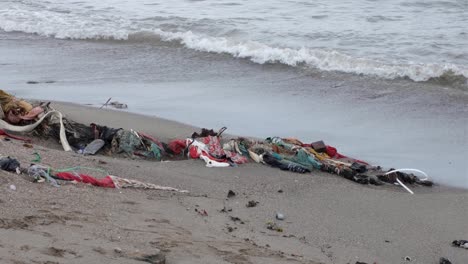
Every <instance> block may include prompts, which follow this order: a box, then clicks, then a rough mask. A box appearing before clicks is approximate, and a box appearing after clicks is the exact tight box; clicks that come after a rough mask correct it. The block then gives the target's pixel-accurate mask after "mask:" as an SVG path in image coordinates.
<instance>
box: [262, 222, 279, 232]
mask: <svg viewBox="0 0 468 264" xmlns="http://www.w3.org/2000/svg"><path fill="white" fill-rule="evenodd" d="M266 228H267V229H270V230H273V231H276V232H283V228H282V227H280V226H278V225H277V224H276V223H273V222H267V223H266Z"/></svg>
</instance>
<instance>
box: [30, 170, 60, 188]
mask: <svg viewBox="0 0 468 264" xmlns="http://www.w3.org/2000/svg"><path fill="white" fill-rule="evenodd" d="M47 170H48V168H47V167H44V166H40V165H31V166H30V167H29V168H28V175H29V176H31V177H32V178H33V180H34V181H36V182H40V181H42V178H44V180H46V181H47V182H49V183H50V184H51V185H52V186H55V187H60V185H59V184H58V183H57V181H56V180H55V179H54V178H52V177H51V176H50V175H49V173H48V172H47Z"/></svg>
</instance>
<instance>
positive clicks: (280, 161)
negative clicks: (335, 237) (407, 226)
mask: <svg viewBox="0 0 468 264" xmlns="http://www.w3.org/2000/svg"><path fill="white" fill-rule="evenodd" d="M0 103H1V108H2V111H0V114H1V117H2V120H0V131H2V132H3V133H7V132H6V131H9V132H31V131H34V132H36V134H37V135H40V136H41V137H45V138H53V139H58V140H59V141H60V142H61V144H62V146H63V149H64V150H65V151H75V152H78V153H81V154H84V155H94V154H96V153H98V152H100V153H103V154H106V155H112V156H116V155H125V156H127V157H131V158H143V159H151V160H157V161H161V160H178V159H184V158H191V159H201V160H203V161H204V162H205V163H206V166H207V167H230V166H238V165H240V164H244V163H247V162H249V161H254V162H256V163H261V164H265V165H268V166H271V167H275V168H279V169H281V170H286V171H291V172H295V173H310V172H314V171H322V172H326V173H330V174H335V175H339V176H341V177H343V178H345V179H348V180H351V181H354V182H357V183H360V184H374V185H383V184H396V185H401V186H402V187H404V188H405V189H406V190H407V191H408V192H410V193H413V192H412V191H411V190H410V189H409V188H408V187H407V186H406V185H405V184H417V185H423V186H432V185H433V183H432V181H430V180H429V179H428V177H427V175H426V174H425V173H424V172H422V171H420V170H416V169H398V170H394V169H390V170H383V169H382V168H381V167H380V166H372V165H370V164H369V163H367V162H365V161H362V160H358V159H354V158H351V157H347V156H345V155H342V154H340V153H339V152H338V151H337V149H336V148H335V147H332V146H330V145H326V144H325V143H324V142H323V141H316V142H312V143H303V142H301V141H300V140H298V139H294V138H280V137H269V138H267V139H265V140H253V139H248V138H242V137H240V138H235V139H230V140H228V141H223V138H222V133H223V132H224V131H225V130H226V128H225V127H223V128H221V129H220V130H219V131H214V130H213V129H205V128H204V129H202V130H201V132H200V133H197V132H195V133H193V134H192V135H191V136H190V137H187V138H182V139H175V140H172V141H169V142H167V143H166V142H161V141H159V140H158V139H157V138H155V137H153V136H151V135H148V134H146V133H143V132H137V131H135V130H132V129H131V130H126V129H122V128H109V127H107V126H101V125H98V124H94V123H93V124H89V125H85V124H80V123H76V122H74V121H72V120H68V119H66V118H63V116H62V114H61V113H60V112H58V111H56V110H54V109H53V108H51V107H50V104H43V103H42V104H38V105H37V106H32V105H31V104H30V103H28V102H25V101H23V100H19V99H16V98H15V97H14V96H12V95H9V94H7V93H6V92H4V91H2V90H0ZM5 130H6V131H5ZM7 135H9V134H7ZM10 136H11V137H15V136H13V135H10ZM19 139H21V138H19ZM23 140H24V139H23ZM414 173H418V174H421V175H422V176H423V177H422V178H419V177H417V176H415V175H414Z"/></svg>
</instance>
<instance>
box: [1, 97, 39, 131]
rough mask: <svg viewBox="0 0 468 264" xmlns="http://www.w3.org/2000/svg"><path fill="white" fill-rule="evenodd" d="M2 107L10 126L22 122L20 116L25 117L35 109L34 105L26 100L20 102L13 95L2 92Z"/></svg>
mask: <svg viewBox="0 0 468 264" xmlns="http://www.w3.org/2000/svg"><path fill="white" fill-rule="evenodd" d="M0 106H1V108H2V111H3V112H4V118H5V120H6V121H8V122H9V123H10V124H17V123H19V121H21V118H19V117H20V116H25V115H26V114H27V113H29V111H31V110H32V109H33V107H32V105H31V104H30V103H28V102H26V101H24V100H19V99H17V98H16V97H14V96H13V95H10V94H9V93H7V92H5V91H4V90H0Z"/></svg>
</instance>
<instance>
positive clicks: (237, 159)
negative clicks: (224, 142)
mask: <svg viewBox="0 0 468 264" xmlns="http://www.w3.org/2000/svg"><path fill="white" fill-rule="evenodd" d="M198 140H199V141H201V142H202V143H204V144H205V145H206V147H207V154H209V155H210V156H212V157H214V158H217V159H223V158H227V159H230V160H231V161H232V162H234V163H236V164H242V163H247V162H248V159H247V158H246V157H244V156H242V155H240V154H238V153H236V152H231V151H229V150H224V149H223V148H222V147H221V142H220V139H219V137H213V136H208V137H204V138H199V139H197V141H198Z"/></svg>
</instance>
